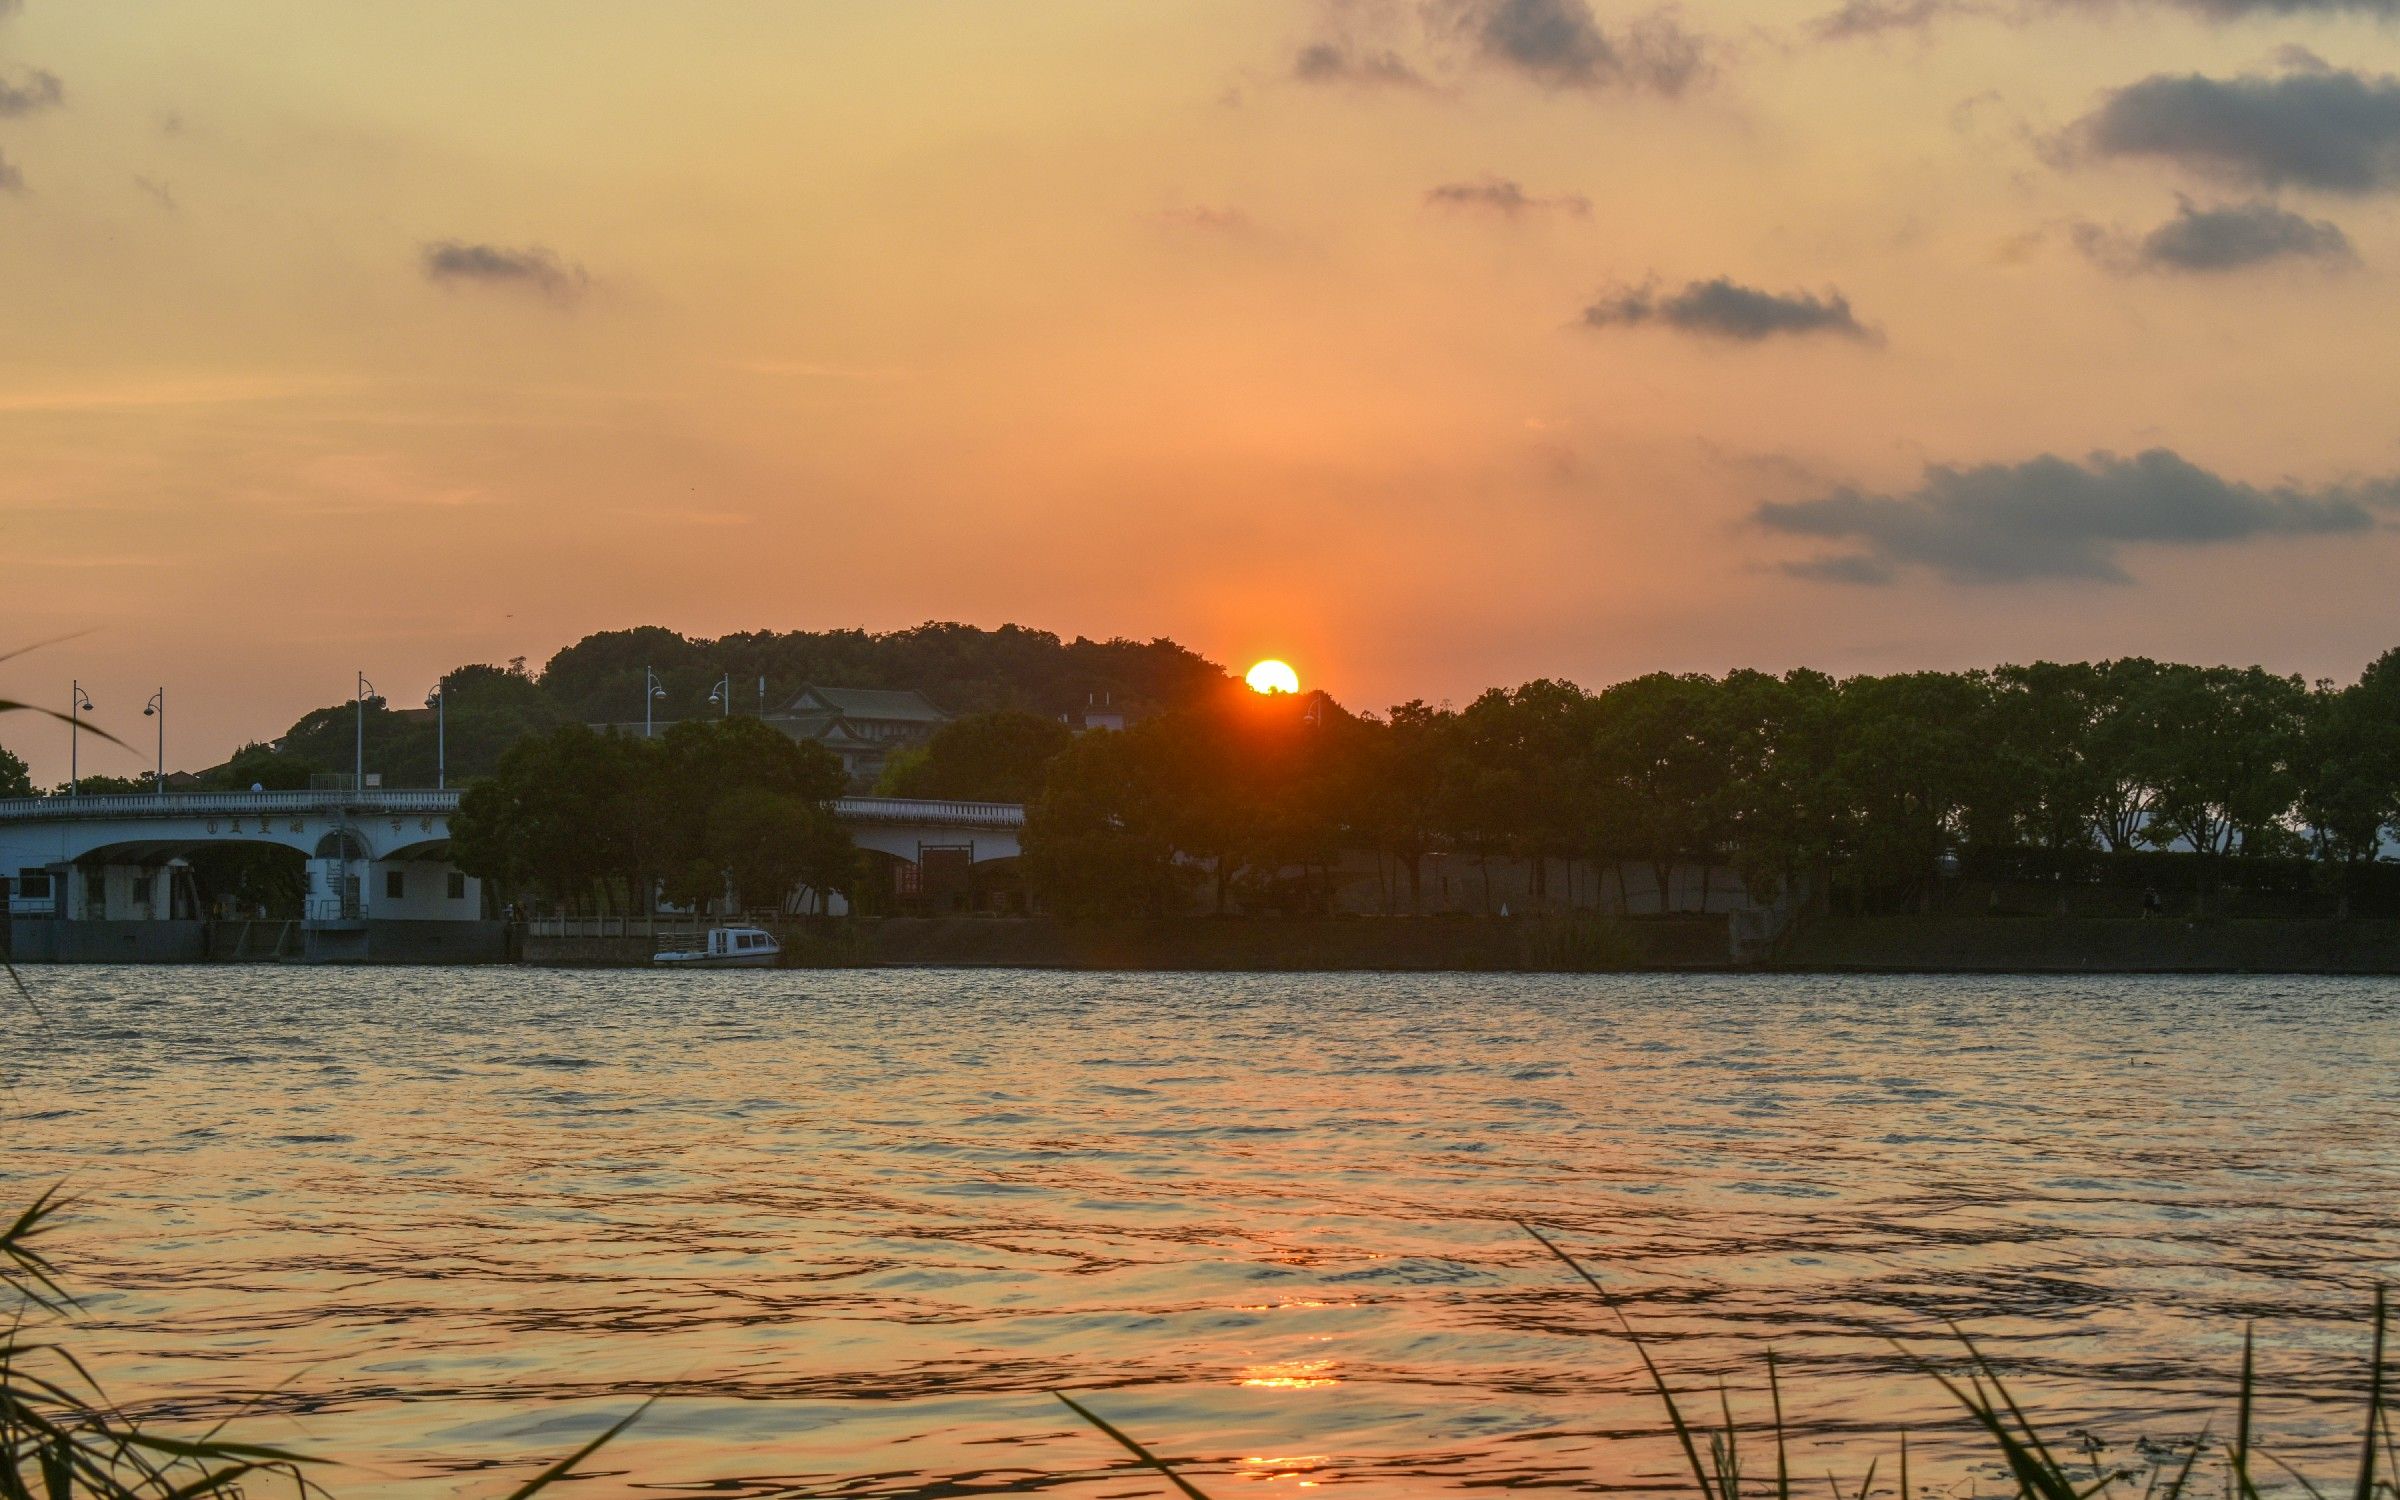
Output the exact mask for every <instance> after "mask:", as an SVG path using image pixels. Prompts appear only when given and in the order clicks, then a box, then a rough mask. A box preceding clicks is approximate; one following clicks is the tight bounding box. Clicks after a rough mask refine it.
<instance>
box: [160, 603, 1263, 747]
mask: <svg viewBox="0 0 2400 1500" xmlns="http://www.w3.org/2000/svg"><path fill="white" fill-rule="evenodd" d="M644 668H648V669H650V670H652V671H654V672H656V673H657V674H658V678H659V681H660V683H661V684H662V685H663V686H664V688H665V692H666V696H665V697H663V698H661V699H659V700H658V701H657V703H656V705H655V708H654V714H655V717H656V719H657V722H659V723H660V724H668V723H673V722H675V721H678V720H683V719H701V718H714V717H716V716H717V713H718V710H717V708H716V706H715V705H713V704H711V703H710V702H709V701H708V697H709V694H710V692H711V691H712V690H714V689H715V688H716V686H717V684H718V683H719V682H720V681H722V680H724V678H726V677H727V676H728V675H730V676H731V677H732V679H733V684H734V695H733V706H734V712H736V713H741V714H754V713H757V712H758V711H759V707H760V704H761V703H762V702H763V703H764V704H765V706H766V708H767V710H768V711H769V712H780V711H781V710H782V709H783V707H784V706H785V705H786V704H787V703H789V702H790V701H791V699H792V697H793V696H794V695H795V694H797V693H798V692H799V690H800V689H801V688H802V687H805V686H812V685H813V686H817V687H872V688H914V689H916V690H917V691H918V692H921V693H923V694H924V695H925V696H926V697H928V698H930V699H932V700H933V701H934V703H936V704H937V705H939V706H940V707H941V708H943V709H945V710H947V711H949V712H951V713H953V714H962V715H964V714H974V713H981V712H985V711H989V710H997V709H1013V710H1018V711H1021V712H1026V713H1032V714H1038V715H1041V716H1042V717H1044V718H1055V717H1056V716H1057V715H1059V714H1062V713H1067V712H1070V711H1073V710H1076V709H1080V708H1082V707H1084V706H1085V705H1086V704H1087V703H1089V702H1090V701H1092V700H1093V699H1095V698H1105V699H1107V700H1108V701H1109V702H1111V703H1113V704H1114V705H1116V706H1118V707H1120V708H1123V709H1126V710H1129V711H1130V712H1132V713H1133V714H1135V715H1137V716H1139V715H1143V714H1148V713H1154V712H1159V711H1162V710H1166V709H1173V708H1184V707H1190V706H1193V705H1195V704H1198V703H1200V702H1202V701H1204V700H1206V699H1208V698H1210V697H1212V696H1214V695H1216V694H1219V693H1222V692H1225V691H1226V690H1228V688H1229V687H1231V686H1232V684H1233V682H1234V679H1233V678H1232V677H1231V676H1229V675H1228V674H1227V673H1226V671H1225V669H1224V668H1222V667H1220V666H1218V665H1217V664H1216V663H1214V662H1212V661H1209V660H1207V659H1206V658H1204V657H1202V656H1200V655H1198V654H1197V653H1194V652H1192V651H1188V650H1186V649H1185V648H1183V647H1182V646H1179V645H1177V644H1175V643H1174V642H1173V641H1170V640H1165V639H1160V640H1152V641H1128V640H1108V641H1095V640H1087V639H1085V638H1082V637H1080V636H1079V637H1077V638H1075V639H1073V640H1062V639H1061V638H1059V637H1058V636H1056V635H1053V634H1051V633H1050V632H1049V631H1046V630H1032V629H1028V628H1026V627H1025V626H1022V625H1003V626H1001V627H1000V628H999V629H997V630H986V629H983V628H981V627H978V626H974V625H956V624H945V623H939V622H929V623H927V624H924V625H918V626H914V627H912V628H910V629H907V630H894V631H888V632H885V633H883V634H876V633H874V632H871V631H865V630H822V631H819V630H792V631H780V632H779V631H764V630H762V631H745V632H741V633H738V634H734V635H728V636H723V637H720V638H718V639H715V640H710V639H707V638H704V637H697V636H686V635H680V634H678V633H676V632H675V631H672V630H668V629H666V628H664V627H662V626H657V625H644V626H637V627H635V628H633V629H630V630H607V631H601V632H599V633H598V634H595V635H588V636H585V637H584V638H583V639H582V640H580V641H577V642H576V643H575V644H573V645H571V646H568V647H566V648H565V649H563V650H561V651H560V652H559V653H558V654H557V655H555V656H553V657H551V658H550V660H549V662H548V664H547V665H545V666H544V667H543V668H542V669H541V671H540V673H539V674H538V675H537V674H535V673H532V672H529V671H527V670H526V668H525V666H524V663H523V662H521V661H519V662H513V663H511V664H509V665H507V666H492V665H482V664H478V665H472V666H464V667H459V668H457V669H455V670H453V671H451V672H450V673H448V674H446V675H445V676H444V677H443V679H442V686H443V689H444V691H446V692H447V693H448V695H449V699H450V702H449V708H448V714H449V730H448V741H449V776H450V780H451V781H452V782H453V783H454V784H455V783H457V782H460V781H463V780H467V779H469V778H472V777H476V776H482V775H488V774H490V772H491V771H492V770H493V769H494V768H495V767H496V766H497V765H498V764H499V761H500V756H501V753H502V752H503V751H505V750H507V748H508V747H509V746H510V745H512V744H515V743H516V742H517V741H518V740H520V739H522V738H524V737H526V736H527V735H530V734H538V733H541V732H544V731H547V730H549V729H551V728H553V727H555V726H557V725H559V724H562V723H589V724H606V723H638V722H640V720H641V718H642V691H643V684H644V681H645V679H644V677H643V669H644ZM762 680H763V681H764V684H765V690H764V692H763V694H762V692H761V690H760V684H761V681H762ZM357 734H358V715H357V711H356V709H355V708H354V706H353V705H351V704H349V703H346V702H345V703H336V704H331V705H328V706H327V707H324V708H320V709H315V710H312V711H311V712H309V713H307V714H304V715H302V716H301V718H300V720H299V722H297V723H295V724H293V725H292V726H291V727H290V728H289V729H287V730H285V731H284V732H283V733H282V734H281V735H278V736H276V737H275V738H274V739H272V740H267V741H262V742H260V743H258V744H254V745H249V746H245V747H244V748H243V749H242V750H241V751H240V752H239V753H238V754H236V755H235V756H234V758H233V759H232V760H231V761H229V762H227V763H226V764H225V765H223V766H220V767H216V768H214V769H213V770H211V771H210V772H208V773H206V774H207V776H208V777H209V779H210V780H212V781H214V782H216V783H218V784H221V785H224V786H228V787H245V786H249V785H252V784H254V783H255V784H258V785H263V786H269V787H275V786H305V785H307V784H308V777H309V775H310V774H311V773H312V772H316V771H347V770H349V769H350V768H351V766H352V764H353V761H354V759H355V755H356V750H355V742H356V736H357ZM435 741H436V724H435V718H434V715H433V713H432V712H431V711H430V710H428V709H425V708H420V707H419V706H418V705H417V704H415V703H413V702H411V703H396V702H395V703H387V702H385V701H383V700H381V699H370V700H369V701H368V705H367V714H366V743H367V754H366V761H367V769H368V770H369V771H372V772H378V773H380V774H381V775H382V776H383V778H384V781H385V783H386V784H387V785H392V786H431V785H433V782H434V777H435V748H436V747H435Z"/></svg>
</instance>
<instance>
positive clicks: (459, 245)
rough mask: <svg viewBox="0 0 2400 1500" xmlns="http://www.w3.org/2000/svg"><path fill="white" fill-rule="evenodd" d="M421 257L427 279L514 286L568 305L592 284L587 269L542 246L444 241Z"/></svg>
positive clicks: (421, 253) (426, 248)
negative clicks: (561, 257) (511, 245)
mask: <svg viewBox="0 0 2400 1500" xmlns="http://www.w3.org/2000/svg"><path fill="white" fill-rule="evenodd" d="M419 254H420V258H421V260H420V263H421V264H422V266H423V267H424V271H425V277H426V279H427V280H428V281H432V282H436V283H440V284H470V285H472V284H480V285H484V286H496V287H510V288H515V289H518V290H521V291H528V292H535V293H539V294H540V295H542V296H544V297H547V298H549V299H550V300H551V301H553V302H560V303H566V302H572V301H574V300H575V299H576V298H577V297H580V296H582V295H583V291H584V288H585V287H586V286H588V285H589V284H590V282H591V277H590V276H588V275H586V274H585V272H584V269H583V267H581V266H579V265H574V264H571V263H569V262H566V261H562V260H560V259H559V258H558V257H557V256H556V255H555V254H553V253H551V252H550V251H549V250H547V249H545V248H543V247H542V246H540V245H529V246H527V247H525V248H524V249H521V250H519V249H511V248H508V247H506V246H502V245H470V244H466V243H463V242H461V241H458V240H441V241H438V242H436V243H432V244H428V245H426V246H424V247H423V249H422V250H421V251H420V252H419Z"/></svg>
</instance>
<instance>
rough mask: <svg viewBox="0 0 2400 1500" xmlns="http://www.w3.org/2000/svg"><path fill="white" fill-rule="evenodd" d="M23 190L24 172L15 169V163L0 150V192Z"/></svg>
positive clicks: (18, 191)
mask: <svg viewBox="0 0 2400 1500" xmlns="http://www.w3.org/2000/svg"><path fill="white" fill-rule="evenodd" d="M23 191H25V174H24V173H22V172H20V171H18V170H17V168H16V163H14V162H12V161H10V160H9V159H8V156H7V154H6V153H4V152H0V193H21V192H23Z"/></svg>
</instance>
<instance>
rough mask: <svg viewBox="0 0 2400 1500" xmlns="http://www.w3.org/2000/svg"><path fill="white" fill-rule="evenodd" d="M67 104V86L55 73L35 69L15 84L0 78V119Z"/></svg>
mask: <svg viewBox="0 0 2400 1500" xmlns="http://www.w3.org/2000/svg"><path fill="white" fill-rule="evenodd" d="M66 102H67V86H66V85H65V84H63V83H61V82H59V81H58V75H57V74H56V73H51V72H47V71H45V70H43V69H41V68H35V69H34V70H33V71H32V72H30V73H27V74H26V75H25V76H24V78H23V79H22V80H20V81H18V82H16V83H11V82H9V81H8V80H7V79H5V78H0V119H13V118H15V117H16V116H18V115H29V114H32V113H34V112H35V111H36V110H44V109H55V108H57V107H58V106H59V105H61V104H64V103H66Z"/></svg>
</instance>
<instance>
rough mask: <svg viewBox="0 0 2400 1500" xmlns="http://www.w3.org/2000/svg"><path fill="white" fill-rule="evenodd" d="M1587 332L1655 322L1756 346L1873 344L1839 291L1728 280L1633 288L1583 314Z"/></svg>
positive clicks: (1872, 333)
mask: <svg viewBox="0 0 2400 1500" xmlns="http://www.w3.org/2000/svg"><path fill="white" fill-rule="evenodd" d="M1583 323H1584V326H1586V327H1588V328H1628V327H1638V326H1640V325H1642V324H1647V323H1657V324H1662V325H1664V326H1665V327H1668V328H1672V329H1674V330H1675V331H1677V332H1678V333H1689V334H1696V335H1699V336H1701V337H1705V338H1720V339H1732V340H1735V341H1738V342H1741V343H1756V342H1758V341H1759V340H1761V339H1769V338H1775V337H1778V336H1797V335H1806V334H1827V335H1831V336H1834V337H1837V338H1846V339H1856V340H1859V341H1860V342H1862V343H1874V342H1876V341H1877V338H1878V336H1877V334H1876V333H1875V331H1874V330H1873V329H1870V328H1868V327H1867V326H1866V325H1865V324H1863V323H1861V322H1859V321H1858V318H1857V315H1856V314H1854V313H1852V312H1851V310H1850V299H1849V298H1847V297H1845V296H1843V295H1842V294H1841V293H1840V292H1836V291H1828V292H1826V293H1825V294H1824V295H1823V296H1819V295H1818V294H1817V293H1815V292H1768V291H1762V290H1760V289H1759V288H1757V287H1750V286H1743V285H1742V284H1740V283H1739V282H1736V281H1733V280H1731V279H1729V278H1727V277H1723V276H1719V277H1717V278H1715V279H1714V280H1711V281H1693V282H1687V283H1685V285H1684V288H1683V290H1681V291H1679V292H1675V293H1673V294H1671V295H1667V296H1661V295H1660V294H1659V292H1658V290H1657V289H1656V288H1655V287H1647V286H1645V287H1636V288H1634V289H1633V290H1631V291H1625V292H1619V293H1616V294H1614V295H1611V296H1608V297H1603V298H1602V299H1601V300H1599V301H1597V302H1595V303H1593V304H1592V305H1591V306H1589V307H1587V308H1585V309H1584V310H1583Z"/></svg>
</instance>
